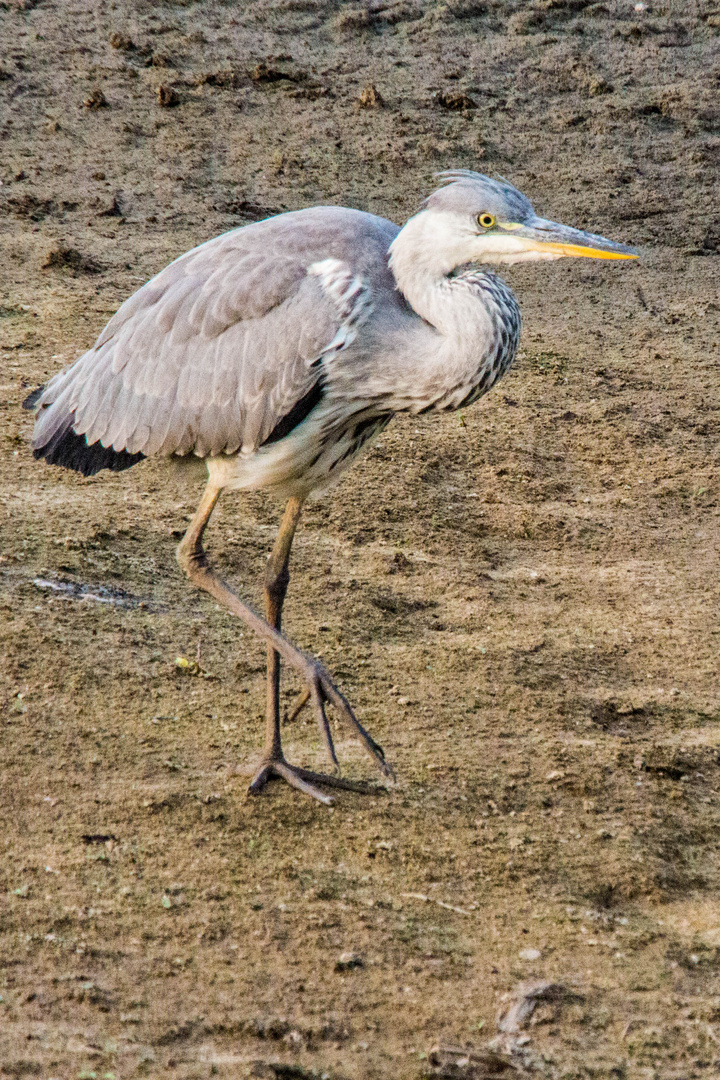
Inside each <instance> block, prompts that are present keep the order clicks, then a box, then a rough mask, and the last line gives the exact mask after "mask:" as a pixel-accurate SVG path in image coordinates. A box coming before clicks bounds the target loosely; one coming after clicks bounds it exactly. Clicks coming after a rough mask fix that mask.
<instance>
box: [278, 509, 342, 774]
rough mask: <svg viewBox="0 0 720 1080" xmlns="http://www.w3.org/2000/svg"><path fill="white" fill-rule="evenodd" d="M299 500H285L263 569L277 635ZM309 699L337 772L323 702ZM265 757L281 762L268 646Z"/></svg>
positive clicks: (298, 515)
mask: <svg viewBox="0 0 720 1080" xmlns="http://www.w3.org/2000/svg"><path fill="white" fill-rule="evenodd" d="M302 505H303V503H302V500H301V499H297V498H292V499H290V500H289V501H288V504H287V506H286V508H285V513H284V515H283V519H282V523H281V525H280V531H279V532H278V535H277V538H276V540H275V544H274V546H273V549H272V551H271V553H270V556H269V558H268V562H267V568H266V570H265V615H266V617H267V621H268V623H269V624H270V626H272V627H273V628H274V629H275V630H277V631H278V632H280V627H281V622H282V609H283V604H284V602H285V595H286V593H287V587H288V584H289V582H290V572H289V569H288V564H289V562H290V548H291V546H292V542H293V538H294V536H295V531H296V529H297V527H298V522H299V521H300V514H301V512H302ZM306 693H307V694H308V698H314V700H313V705H314V707H315V715H316V718H317V720H318V724H319V727H320V734H321V736H322V738H323V742H324V743H325V748H326V750H327V752H328V757H329V758H330V761H331V762H332V764H333V767H334V768H335V769H336V770H339V765H338V760H337V756H336V754H335V747H334V745H333V740H332V734H331V732H330V725H329V724H328V720H327V716H326V715H325V708H324V702H323V700H322V698H320V697H319V695H318V694H317V692H316V694H315V695H313V693H312V692H311V691H310V690H308V691H306ZM265 757H266V759H267V760H268V761H275V760H277V761H280V760H282V758H283V753H282V747H281V745H280V656H279V654H278V652H277V650H276V649H275V648H274V647H273V646H272V645H270V644H268V647H267V727H266V734H265Z"/></svg>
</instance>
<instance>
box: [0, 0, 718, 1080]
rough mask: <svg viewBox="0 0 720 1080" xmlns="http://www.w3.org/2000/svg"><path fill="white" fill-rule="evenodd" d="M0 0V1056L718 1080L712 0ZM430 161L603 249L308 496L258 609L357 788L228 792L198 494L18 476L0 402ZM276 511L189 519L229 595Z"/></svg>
mask: <svg viewBox="0 0 720 1080" xmlns="http://www.w3.org/2000/svg"><path fill="white" fill-rule="evenodd" d="M0 7H2V9H3V10H2V23H1V24H0V35H1V41H2V47H1V49H0V54H1V55H2V62H1V64H0V95H2V98H3V108H2V119H1V120H0V122H1V123H2V134H3V138H2V141H1V142H0V180H2V187H0V204H1V205H2V210H3V217H2V224H1V232H0V245H1V248H2V265H3V275H2V282H0V334H1V335H2V338H1V341H2V348H1V351H0V362H1V363H2V375H3V380H2V381H3V404H2V418H1V419H2V426H1V427H0V453H1V458H0V468H1V469H2V488H1V490H0V501H1V502H2V505H3V515H2V518H1V519H0V528H1V530H2V542H1V544H0V581H1V583H2V595H1V596H0V608H1V609H2V626H1V628H0V634H1V635H2V649H3V654H4V661H3V664H2V668H1V671H0V678H1V680H2V691H3V695H4V701H3V717H2V741H1V751H0V753H1V756H2V758H1V759H2V784H1V785H0V806H1V807H2V816H3V829H2V841H1V842H2V851H3V857H2V861H1V863H0V905H1V906H0V935H1V936H2V946H1V948H0V1017H1V1018H2V1023H1V1024H0V1075H7V1076H14V1077H23V1076H35V1075H37V1076H46V1077H50V1076H54V1077H62V1078H65V1077H72V1078H75V1077H78V1078H79V1077H105V1078H106V1080H110V1078H111V1077H117V1078H123V1080H125V1078H129V1077H135V1076H158V1077H159V1076H163V1077H177V1078H180V1077H182V1078H186V1077H187V1078H189V1077H205V1076H210V1075H218V1076H227V1077H237V1076H245V1075H254V1076H267V1077H278V1076H281V1077H290V1076H292V1077H303V1076H307V1077H310V1076H321V1075H323V1076H324V1075H327V1076H329V1077H333V1078H340V1077H348V1078H349V1077H355V1078H358V1080H360V1078H362V1080H367V1078H374V1077H377V1078H381V1077H382V1078H386V1077H389V1076H392V1077H395V1078H403V1077H409V1078H416V1077H418V1078H419V1077H421V1076H424V1075H426V1074H432V1075H441V1076H450V1075H465V1076H467V1077H470V1076H485V1075H490V1072H489V1071H488V1070H492V1069H494V1070H495V1071H496V1072H497V1073H498V1074H500V1073H502V1071H503V1069H506V1073H505V1074H506V1075H508V1074H509V1073H508V1072H507V1069H509V1065H508V1064H507V1063H508V1062H511V1063H512V1064H513V1065H514V1066H515V1067H516V1068H517V1069H518V1070H519V1071H520V1073H521V1074H522V1073H528V1074H532V1073H536V1074H537V1075H540V1076H550V1077H555V1076H558V1077H559V1076H563V1077H591V1076H593V1077H597V1076H603V1077H606V1076H614V1077H628V1078H634V1077H643V1078H650V1077H653V1078H662V1080H666V1078H667V1080H670V1078H675V1080H680V1078H681V1077H682V1078H689V1077H705V1076H707V1077H710V1076H715V1075H717V1071H718V1062H719V1060H720V1011H719V1010H720V1004H719V1003H720V969H719V963H720V951H719V950H720V916H718V906H717V901H718V884H719V883H718V839H717V838H718V824H719V818H718V809H717V796H718V763H719V760H720V757H719V755H720V731H719V729H718V718H719V711H718V710H719V702H718V687H717V643H718V632H719V631H718V624H717V612H718V563H717V540H718V514H719V513H720V511H719V509H718V479H719V477H718V456H717V455H718V435H719V434H720V415H719V412H718V410H719V408H720V393H719V391H720V377H719V376H718V365H717V360H718V354H717V349H718V300H717V276H718V269H717V267H718V248H719V246H720V245H719V242H718V237H719V236H720V218H719V217H718V210H717V207H718V180H717V169H718V162H719V161H720V104H718V102H719V101H720V98H719V96H718V90H719V89H720V46H719V41H720V39H719V38H718V33H719V31H720V26H719V23H718V18H719V17H718V15H717V12H716V11H715V9H714V8H713V7H712V5H711V4H709V3H704V2H698V3H695V4H693V5H690V6H688V5H680V4H672V3H665V4H659V3H658V4H654V3H651V2H649V3H647V4H643V5H635V4H633V3H625V2H620V0H606V2H604V3H587V2H585V0H540V2H533V3H532V4H524V3H519V2H510V0H507V2H506V0H487V2H484V3H476V2H474V0H447V2H445V3H432V2H430V0H396V2H393V0H388V2H386V3H384V2H379V0H378V2H375V0H371V2H369V3H358V4H341V3H339V2H337V3H335V2H332V0H325V2H323V0H317V2H314V3H312V2H298V0H274V2H271V0H262V2H261V0H257V2H255V3H250V4H243V5H240V4H229V3H206V4H193V3H177V4H170V3H158V4H149V3H145V2H143V0H136V2H135V3H127V2H125V0H118V2H117V3H114V4H113V5H111V6H110V5H100V6H94V7H92V6H89V5H85V4H80V3H71V2H68V3H62V4H61V3H58V2H57V0H40V2H35V0H25V2H23V3H15V2H8V3H5V4H3V5H0ZM368 88H371V90H372V93H370V92H369V90H368ZM456 167H470V168H476V169H480V170H481V171H486V172H491V173H494V174H500V175H505V176H507V177H508V178H509V179H511V180H512V181H513V182H514V183H516V184H517V185H518V186H519V187H520V188H521V189H522V190H524V191H525V192H526V193H527V194H528V195H529V196H530V197H531V198H532V199H533V200H534V202H535V205H536V206H537V208H538V210H539V212H541V213H544V214H545V215H547V216H549V217H552V218H555V219H557V220H561V221H564V222H567V223H568V224H575V225H578V226H583V227H587V228H590V229H593V230H594V231H597V232H602V233H604V234H605V235H608V236H613V237H616V238H618V239H621V240H626V241H628V242H631V243H635V244H637V245H639V246H641V247H642V250H643V257H642V259H641V261H640V262H639V263H638V264H637V265H634V266H627V267H625V266H623V267H618V266H605V265H602V264H599V265H595V264H590V263H581V262H577V263H570V262H568V263H567V264H562V265H558V264H552V265H546V266H543V265H541V266H535V267H528V268H526V269H522V270H517V271H513V272H512V273H511V274H509V275H508V276H509V277H510V279H511V280H512V282H513V284H514V286H515V287H516V291H517V292H518V294H519V296H520V299H521V302H522V306H523V310H524V316H525V326H526V329H525V333H524V339H523V347H522V352H521V355H520V357H519V359H518V362H517V365H516V368H515V370H514V371H513V373H512V374H511V375H510V376H509V377H508V378H507V379H506V380H505V382H504V383H502V384H501V385H500V387H499V388H498V389H497V390H496V391H495V392H493V394H492V395H490V396H489V397H488V398H487V399H485V400H484V401H483V402H481V403H480V404H479V405H478V406H476V407H475V408H473V409H471V410H468V411H467V412H466V413H464V414H462V415H454V416H448V417H441V418H438V417H428V418H424V419H422V420H407V419H406V420H403V421H398V422H395V423H394V424H393V425H392V426H391V427H390V428H389V429H388V431H387V432H386V433H385V435H384V436H383V438H382V440H381V442H380V443H379V444H377V445H376V447H375V448H374V449H373V450H372V451H371V453H370V454H369V455H368V456H367V458H366V459H365V460H364V461H363V462H362V463H361V465H360V466H359V467H357V468H356V469H355V470H354V471H353V472H352V473H351V474H350V475H348V476H347V478H346V479H345V480H344V481H343V483H342V484H341V486H340V487H339V488H338V489H337V490H336V491H335V492H334V493H333V495H332V497H331V498H328V499H326V500H325V501H323V502H320V503H318V504H317V505H315V506H314V507H312V508H311V509H310V510H309V512H308V514H307V517H306V520H305V525H304V528H303V530H302V531H301V533H300V535H299V537H298V541H297V543H296V547H295V556H294V564H293V570H294V576H293V581H292V585H291V596H290V600H289V604H288V610H287V628H288V632H289V633H290V634H291V636H292V637H293V638H294V639H295V640H296V641H297V642H298V643H300V644H301V645H302V646H303V647H306V648H307V649H309V650H312V651H314V652H316V653H318V654H319V655H321V656H322V657H323V658H324V660H325V662H326V663H327V665H328V666H329V667H330V669H331V671H333V672H334V673H335V675H336V676H337V678H338V681H339V683H340V684H341V686H342V687H343V689H344V690H345V691H346V692H347V694H348V695H349V696H350V697H351V699H352V700H353V703H354V704H355V706H356V708H357V710H358V712H359V715H360V716H361V718H362V719H363V722H365V723H367V725H368V726H369V728H370V729H371V730H372V731H373V733H374V734H375V735H376V736H377V737H378V738H379V739H380V741H381V742H382V743H383V745H384V746H385V749H386V752H387V753H388V756H389V758H390V760H391V761H392V762H393V763H394V765H395V767H396V769H397V771H398V776H399V782H398V785H397V787H396V788H395V789H393V790H392V791H390V792H389V794H387V795H385V796H381V797H377V798H375V799H372V800H369V799H367V798H363V797H362V796H359V795H354V794H350V793H348V794H344V795H342V796H341V798H340V799H339V801H338V803H337V805H336V806H335V808H334V809H333V810H332V811H328V810H327V809H326V808H324V807H320V806H316V805H311V804H309V803H308V802H306V801H304V800H303V799H302V797H301V796H299V795H298V794H297V793H294V792H292V791H290V790H288V789H287V788H285V787H281V786H278V785H274V786H271V787H270V788H269V789H268V791H267V793H266V794H265V795H264V796H263V797H262V798H260V799H258V800H248V799H246V796H245V783H246V779H245V777H244V776H243V775H239V774H238V773H237V772H236V771H235V766H236V765H237V763H239V762H245V761H247V760H249V759H252V757H253V755H254V754H257V749H258V746H259V744H260V740H261V728H262V719H261V713H262V708H263V650H262V647H261V646H260V644H259V643H258V642H256V641H254V640H252V638H251V637H249V636H248V634H247V633H243V632H242V631H241V629H240V628H239V627H238V626H236V625H234V624H233V622H232V621H231V620H230V618H229V617H228V616H226V615H225V614H224V613H222V612H221V611H219V610H216V609H215V607H214V606H213V605H212V604H211V603H209V602H208V601H207V600H206V599H205V598H203V597H201V596H199V595H195V594H193V593H192V592H191V591H190V590H189V588H188V587H187V586H186V585H185V583H184V582H183V581H182V580H181V577H180V575H179V572H178V571H177V569H176V567H175V564H174V555H173V549H174V546H175V544H176V542H177V538H178V536H179V535H180V534H181V531H182V530H183V528H184V527H185V524H186V522H187V519H188V515H189V514H191V512H192V510H193V508H194V506H195V504H196V501H197V498H198V496H199V493H200V490H201V486H202V481H201V479H198V480H197V481H191V482H189V481H187V480H186V479H183V478H182V477H181V476H179V475H176V474H175V473H173V472H172V471H168V470H167V469H166V468H165V467H164V466H163V465H162V464H160V463H153V462H148V463H145V464H143V465H141V466H138V467H137V468H135V469H133V470H132V471H131V472H129V473H126V474H122V475H120V476H110V475H101V476H99V477H97V478H95V479H92V480H82V479H81V478H79V477H77V476H75V475H72V474H69V473H65V472H62V471H60V470H54V469H51V468H49V467H46V466H44V465H42V464H40V463H36V462H34V461H33V460H32V456H31V454H30V453H29V451H28V448H27V443H26V439H27V435H28V433H29V429H30V419H29V418H28V416H27V415H23V414H22V413H21V411H20V402H21V400H22V399H23V397H25V395H26V394H27V393H28V391H29V389H31V388H32V387H34V386H35V385H37V383H38V382H40V381H42V380H43V379H45V378H46V377H47V376H48V375H49V374H51V373H52V372H53V371H55V370H58V369H59V368H60V367H61V366H63V365H65V364H67V363H68V362H70V361H71V360H72V359H73V358H74V357H75V356H76V355H78V354H79V352H80V351H81V350H83V349H84V348H85V347H87V346H88V345H89V344H90V343H91V342H92V340H93V338H94V336H95V334H96V333H97V332H98V331H99V330H100V329H101V328H102V326H103V324H104V323H105V321H106V320H107V319H108V317H109V316H110V314H111V313H112V312H113V311H114V310H115V308H116V307H117V306H118V304H119V303H120V302H121V301H122V300H123V299H124V298H125V297H126V296H127V295H128V294H129V293H130V292H132V291H133V290H134V289H135V288H137V286H138V284H139V283H140V282H142V281H144V280H145V279H146V278H147V277H148V276H150V275H151V274H153V273H154V272H156V271H157V270H159V269H160V268H161V267H162V266H163V265H164V264H165V263H166V262H168V261H169V260H170V259H171V258H174V257H175V256H176V255H178V254H180V253H181V252H183V251H184V250H186V249H187V248H189V247H191V246H193V245H195V244H197V243H199V242H200V241H202V240H204V239H206V238H209V237H211V236H213V235H215V234H216V233H218V232H220V231H222V230H224V229H228V228H232V227H234V226H236V225H238V224H241V223H243V222H246V221H250V220H254V219H256V218H259V217H263V216H265V215H267V214H271V213H275V212H279V211H282V210H286V209H295V208H297V207H301V206H305V205H308V204H312V203H320V202H326V203H342V204H346V205H351V206H357V207H360V208H363V209H368V210H371V211H373V212H377V213H382V214H385V215H386V216H389V217H392V218H393V219H395V220H398V221H401V220H402V219H403V218H404V217H405V216H406V215H408V214H410V213H411V212H412V211H413V210H414V208H415V207H416V206H417V205H418V203H419V201H420V199H421V198H422V197H423V196H424V195H425V194H427V192H428V191H429V190H430V189H431V188H432V185H433V180H432V173H433V172H435V171H437V170H440V169H445V168H456ZM278 515H279V509H278V507H277V506H275V505H274V504H273V503H272V501H271V500H270V499H268V498H267V497H265V496H263V495H253V496H249V497H242V498H232V497H228V498H227V499H226V500H225V502H224V504H222V506H221V508H220V510H219V511H218V513H217V515H216V520H215V519H214V525H213V529H212V531H211V535H210V544H209V546H210V551H211V554H212V556H213V558H214V559H215V560H216V561H217V563H218V564H219V565H220V566H221V567H222V569H223V572H224V573H226V574H227V575H228V576H229V577H230V578H231V579H232V580H233V581H235V582H237V583H238V584H239V585H240V586H241V587H242V589H243V590H244V591H245V592H246V593H247V594H248V595H249V596H250V597H252V598H253V599H254V600H255V601H257V600H258V598H259V587H260V580H261V573H262V568H263V565H264V559H265V555H266V553H267V551H268V549H269V546H270V544H271V542H272V537H273V530H274V528H275V526H276V523H277V520H278ZM177 656H185V657H188V658H189V659H190V661H191V663H189V664H188V666H187V667H185V668H183V667H177V666H176V664H175V659H176V657H177ZM198 657H199V659H198ZM192 662H194V666H193V663H192ZM183 672H184V673H183ZM193 672H194V674H193ZM202 673H206V674H207V675H210V676H212V678H203V677H202ZM285 692H286V695H287V700H288V702H289V701H290V700H291V698H292V695H293V692H294V686H293V683H292V679H289V680H288V683H287V687H286V691H285ZM286 739H287V750H288V754H289V755H290V756H291V759H292V760H296V761H298V762H301V763H307V764H308V765H309V766H310V767H312V766H314V765H318V764H320V762H321V748H320V745H319V742H318V740H317V736H316V732H315V729H314V728H313V727H312V726H310V725H308V724H304V723H300V722H298V723H297V724H296V725H295V726H293V727H290V728H288V729H287V736H286ZM340 749H341V752H342V754H343V757H344V760H345V761H346V763H347V770H348V773H349V774H350V775H353V776H364V775H367V765H366V761H365V759H364V758H363V757H362V756H361V754H360V751H359V750H358V749H357V748H356V747H355V746H354V745H353V744H352V743H346V744H341V746H340ZM343 956H346V957H347V956H353V957H354V958H355V959H354V961H353V962H352V963H346V962H345V961H343V960H342V957H343ZM538 983H539V984H541V985H545V984H549V985H551V986H560V987H563V988H565V989H564V990H563V993H562V994H560V993H558V994H557V995H556V996H555V997H554V998H550V997H547V995H546V998H543V999H542V1001H540V1000H539V999H538V1001H539V1004H538V1007H537V1008H533V1010H531V1012H529V1013H527V1016H526V1015H525V1013H523V1016H524V1017H525V1019H524V1020H523V1023H522V1025H520V1024H518V1028H517V1031H514V1032H513V1039H512V1041H511V1042H509V1043H508V1042H507V1040H505V1042H503V1041H502V1039H504V1038H505V1036H503V1034H502V1033H503V1030H504V1029H502V1026H501V1029H500V1031H498V1030H497V1029H496V1016H500V1017H502V1016H505V1015H506V1014H507V1010H508V1008H509V1006H508V1001H511V1002H512V1001H515V1002H517V1001H521V1000H522V995H523V993H525V990H523V987H527V986H528V985H530V986H534V985H536V984H538ZM508 995H509V997H508ZM498 1010H499V1011H498ZM520 1012H522V1009H520ZM518 1015H519V1013H518ZM501 1025H502V1020H501ZM501 1036H502V1038H501ZM499 1038H500V1039H501V1041H500V1042H498V1041H497V1040H498V1039H499ZM432 1047H435V1049H434V1050H432V1052H431V1048H432ZM448 1047H449V1048H450V1049H448ZM493 1047H494V1049H493ZM443 1048H444V1049H443ZM463 1050H467V1051H468V1052H467V1054H466V1056H465V1057H463V1055H462V1053H461V1051H463ZM453 1070H455V1071H453ZM457 1070H460V1071H459V1072H458V1071H457ZM463 1070H464V1071H463Z"/></svg>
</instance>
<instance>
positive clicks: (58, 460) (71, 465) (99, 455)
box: [33, 417, 145, 476]
mask: <svg viewBox="0 0 720 1080" xmlns="http://www.w3.org/2000/svg"><path fill="white" fill-rule="evenodd" d="M73 419H74V417H70V419H69V421H68V422H67V423H66V424H65V425H64V426H63V427H62V428H60V430H59V431H56V432H55V434H54V435H53V436H52V438H51V439H50V440H49V442H47V443H45V445H44V446H38V447H36V448H35V450H34V451H33V454H34V456H35V457H36V458H45V460H46V461H47V462H49V464H50V465H62V466H63V467H64V468H66V469H74V470H75V472H79V473H82V475H83V476H94V475H95V473H99V472H101V471H102V469H110V470H111V472H122V471H123V469H130V468H131V467H132V466H133V465H137V463H138V462H139V461H142V460H143V458H144V457H145V455H144V454H130V453H128V451H127V450H115V449H113V447H112V446H103V445H102V443H100V442H94V443H91V444H90V445H89V446H88V443H87V440H86V438H85V436H84V435H78V434H77V432H75V431H73V429H72V422H73Z"/></svg>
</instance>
